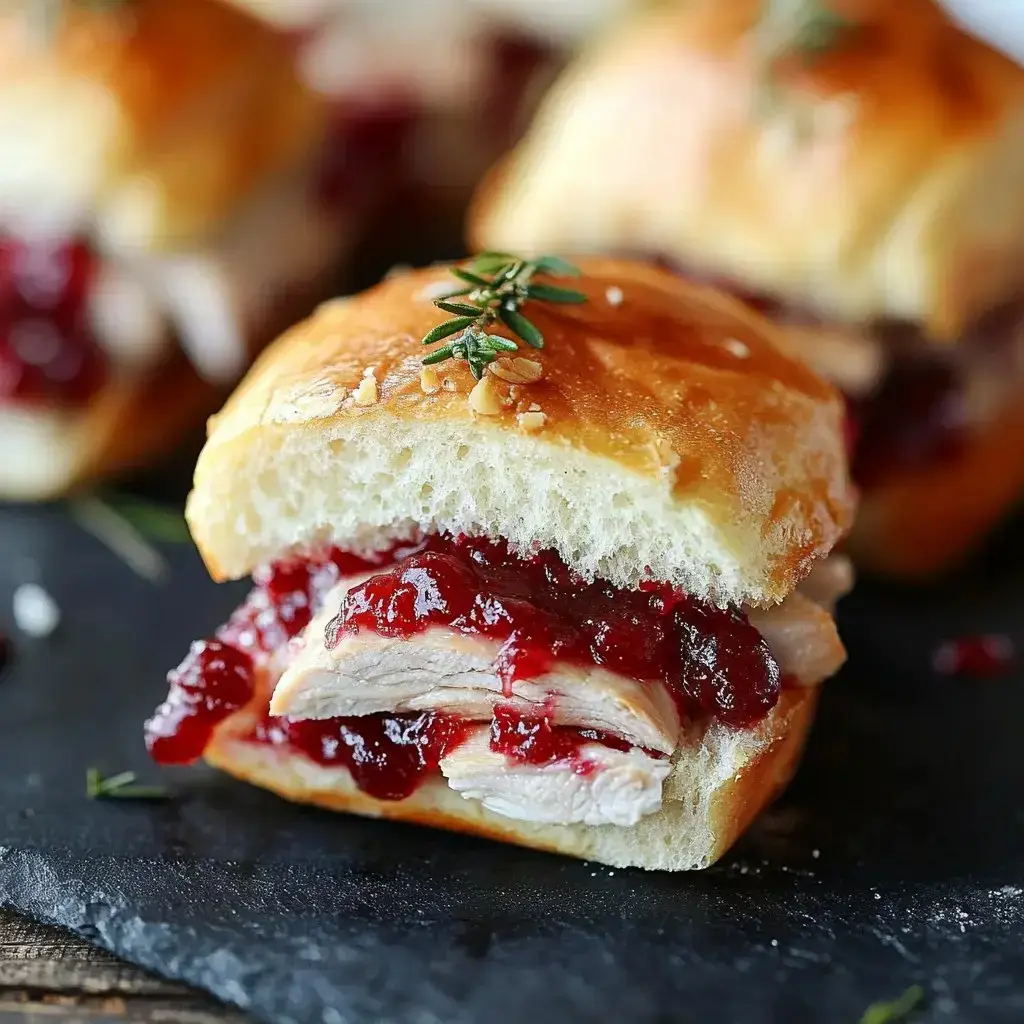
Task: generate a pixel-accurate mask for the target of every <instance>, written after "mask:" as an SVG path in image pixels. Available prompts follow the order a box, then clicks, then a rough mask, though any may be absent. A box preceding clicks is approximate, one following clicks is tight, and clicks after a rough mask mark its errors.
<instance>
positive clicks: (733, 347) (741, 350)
mask: <svg viewBox="0 0 1024 1024" xmlns="http://www.w3.org/2000/svg"><path fill="white" fill-rule="evenodd" d="M722 348H724V349H725V350H726V351H727V352H731V353H732V354H733V355H734V356H735V357H736V358H737V359H749V358H750V346H749V345H747V344H746V343H745V342H742V341H740V340H739V338H726V339H725V341H723V342H722Z"/></svg>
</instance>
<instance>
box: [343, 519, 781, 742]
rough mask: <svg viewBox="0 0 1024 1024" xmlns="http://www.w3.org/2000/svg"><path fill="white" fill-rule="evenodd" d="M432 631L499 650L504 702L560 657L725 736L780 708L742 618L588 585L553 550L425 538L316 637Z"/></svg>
mask: <svg viewBox="0 0 1024 1024" xmlns="http://www.w3.org/2000/svg"><path fill="white" fill-rule="evenodd" d="M435 625H436V626H447V627H450V628H452V629H455V630H457V631H459V632H462V633H469V634H479V635H481V636H487V637H490V638H492V639H496V640H499V641H501V643H502V647H501V651H500V653H499V656H498V659H497V662H496V664H495V669H496V671H497V673H498V676H499V678H500V679H501V681H502V683H503V685H504V688H505V693H506V695H507V694H508V693H509V692H510V688H511V685H512V683H513V682H514V681H515V680H516V679H523V678H536V677H537V676H538V675H542V674H543V673H544V672H545V671H547V670H549V669H550V668H551V667H552V666H553V665H554V663H555V662H556V661H558V660H560V659H561V660H567V661H570V662H573V663H575V664H580V665H600V666H603V667H606V668H607V669H609V670H610V671H613V672H617V673H619V674H621V675H625V676H629V677H631V678H633V679H637V680H641V681H651V680H662V681H663V682H664V683H665V684H666V685H667V686H668V687H669V688H670V689H671V691H672V692H673V694H674V695H675V696H676V699H677V701H678V702H679V703H680V705H681V708H682V710H683V711H684V713H687V714H689V715H693V714H695V713H699V714H702V715H704V714H707V715H713V716H715V717H717V718H719V719H720V720H721V721H723V722H725V723H727V724H729V725H733V726H747V725H751V724H752V723H754V722H756V721H758V720H760V719H761V718H763V717H764V716H765V715H766V714H767V713H768V712H769V711H770V710H771V709H772V708H773V707H774V706H775V704H776V703H777V702H778V699H779V691H780V688H781V687H780V673H779V667H778V665H777V663H776V662H775V659H774V658H773V657H772V655H771V652H770V651H769V649H768V645H767V644H766V643H765V641H764V639H763V638H762V637H761V634H760V633H758V631H757V630H756V629H755V628H754V627H753V626H751V625H750V622H749V621H748V619H747V617H746V615H745V614H743V612H741V611H738V610H736V609H724V610H723V609H718V608H714V607H712V606H711V605H708V604H706V603H704V602H702V601H698V600H695V599H693V598H690V597H687V596H686V595H683V594H680V593H678V592H675V591H673V590H672V589H671V588H670V587H668V586H662V585H646V586H644V587H642V588H641V589H639V590H624V589H622V588H619V587H615V586H612V585H611V584H609V583H607V582H605V581H601V580H597V581H595V582H587V581H586V580H583V579H580V578H578V577H576V576H575V575H574V574H573V573H572V572H571V570H570V569H569V568H568V567H567V566H566V565H565V563H564V562H563V561H562V560H561V559H560V558H559V557H558V555H557V554H556V553H555V552H553V551H540V552H538V553H536V554H533V555H531V556H530V557H528V558H525V559H524V558H520V557H518V556H517V555H516V554H514V553H513V552H511V551H510V550H509V548H508V546H507V545H506V544H504V543H502V542H496V541H490V540H486V539H483V538H469V537H457V538H451V537H446V536H432V537H430V538H428V540H427V541H426V542H425V543H424V545H423V548H422V550H420V551H419V552H417V553H415V554H411V555H408V556H407V557H406V558H404V559H402V560H401V561H399V562H398V563H397V564H395V565H394V566H392V567H390V568H389V569H387V570H385V571H384V572H381V573H378V574H377V575H375V576H371V577H370V578H369V579H368V580H366V581H365V582H364V583H362V584H360V585H359V586H356V587H353V588H352V589H351V590H350V591H349V592H348V596H347V597H346V599H345V601H344V602H343V605H342V608H341V611H340V613H339V615H338V616H337V617H336V618H335V619H334V620H333V621H332V622H331V624H330V626H329V627H328V630H327V639H328V644H329V645H332V646H333V645H336V644H337V643H338V642H340V640H341V638H342V636H344V635H345V634H346V633H354V632H358V631H359V630H361V629H366V630H370V631H372V632H374V633H377V634H378V635H381V636H389V637H409V636H413V635H415V634H416V633H420V632H422V631H423V630H425V629H427V628H429V627H431V626H435Z"/></svg>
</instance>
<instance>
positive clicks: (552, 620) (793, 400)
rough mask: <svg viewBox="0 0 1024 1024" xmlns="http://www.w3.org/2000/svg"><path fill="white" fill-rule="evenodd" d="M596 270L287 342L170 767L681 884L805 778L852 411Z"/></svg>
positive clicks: (207, 478)
mask: <svg viewBox="0 0 1024 1024" xmlns="http://www.w3.org/2000/svg"><path fill="white" fill-rule="evenodd" d="M574 272H575V268H573V267H570V266H569V265H567V264H565V263H564V262H563V261H561V260H559V259H555V258H552V257H543V258H538V259H535V260H520V259H518V258H516V257H514V256H508V255H503V254H487V255H485V256H482V257H479V258H476V259H474V260H473V261H471V262H470V263H469V264H468V265H463V266H455V267H448V266H435V267H432V268H428V269H425V270H420V271H411V272H408V273H405V274H402V275H399V276H393V277H391V278H389V279H387V280H386V281H384V282H383V283H382V284H380V285H378V286H377V287H375V288H374V289H372V290H370V291H369V292H366V293H364V294H362V295H359V296H356V297H354V298H348V299H344V300H341V301H335V302H331V303H329V304H327V305H325V306H323V307H321V308H320V309H319V310H318V311H317V312H316V313H315V315H313V316H312V317H311V318H310V319H308V320H307V321H306V322H304V323H301V324H300V325H298V326H297V327H295V328H294V329H293V330H292V331H290V332H289V333H287V334H285V335H284V336H283V337H282V338H281V339H280V340H279V341H278V342H276V343H275V344H274V345H273V346H272V347H271V348H270V349H269V350H268V351H267V352H266V353H265V354H264V355H263V356H262V357H261V359H260V360H259V361H258V363H257V364H256V366H255V367H254V369H253V370H252V371H251V372H250V374H249V375H248V377H247V378H246V380H245V381H244V382H243V383H242V385H241V386H240V388H239V389H238V390H237V391H236V393H235V394H234V395H233V396H232V398H231V399H230V401H229V402H228V404H227V406H226V407H225V409H224V410H223V411H222V412H221V413H220V414H219V415H218V416H217V417H216V418H215V419H214V420H213V421H212V423H211V427H210V433H209V437H208V440H207V444H206V447H205V448H204V450H203V452H202V454H201V456H200V459H199V462H198V465H197V467H196V473H195V486H194V489H193V491H192V493H191V495H190V497H189V501H188V506H187V518H188V522H189V526H190V528H191V531H192V535H193V537H194V539H195V542H196V544H197V546H198V548H199V551H200V552H201V554H202V557H203V559H204V560H205V562H206V565H207V567H208V568H209V570H210V573H211V574H212V576H213V577H214V579H216V580H227V579H238V578H241V577H245V576H248V575H251V576H252V579H253V587H252V590H251V592H250V593H249V595H248V597H247V598H246V599H245V600H244V601H243V603H242V604H241V606H240V607H239V608H238V609H237V611H236V612H235V613H234V614H233V615H232V616H231V617H230V619H229V620H228V621H227V622H226V623H224V624H223V625H222V626H221V627H220V628H219V629H217V630H216V631H215V632H214V633H213V634H212V635H211V636H209V637H208V638H206V639H204V640H200V641H198V642H196V643H195V644H193V645H192V647H191V649H190V651H189V653H188V655H187V656H186V658H185V660H184V661H183V662H182V664H181V665H180V666H179V667H178V668H177V669H175V670H174V671H172V672H171V673H170V675H169V677H168V681H169V693H168V696H167V699H166V701H165V702H164V703H163V704H162V705H161V706H160V707H159V708H158V709H157V711H156V713H155V714H154V716H153V717H152V718H151V720H150V721H149V722H148V723H147V725H146V741H147V745H148V748H149V750H150V752H151V755H152V756H153V757H154V758H155V759H156V760H157V761H158V762H160V763H166V764H175V763H187V762H190V761H193V760H195V759H197V758H200V757H202V758H205V760H206V761H208V762H209V763H210V764H212V765H214V766H216V767H218V768H221V769H223V770H224V771H226V772H229V773H231V774H232V775H235V776H237V777H239V778H241V779H244V780H247V781H249V782H252V783H254V784H256V785H258V786H263V787H265V788H267V789H270V790H273V791H274V792H276V793H278V794H280V795H281V796H283V797H286V798H288V799H290V800H295V801H299V802H302V803H311V804H317V805H320V806H322V807H327V808H331V809H334V810H341V811H350V812H353V813H356V814H362V815H369V816H374V817H382V818H391V819H399V820H403V821H410V822H420V823H423V824H428V825H434V826H438V827H441V828H447V829H452V830H455V831H461V832H470V833H476V834H479V835H483V836H489V837H492V838H495V839H500V840H505V841H508V842H512V843H518V844H521V845H524V846H530V847H536V848H539V849H543V850H550V851H555V852H559V853H564V854H570V855H574V856H578V857H583V858H587V859H590V860H595V861H601V862H604V863H607V864H613V865H634V866H638V867H643V868H651V869H668V870H683V869H690V868H699V867H704V866H706V865H707V864H710V863H711V862H712V861H714V860H715V859H716V858H717V857H719V856H721V854H722V853H723V852H724V851H725V850H726V849H727V848H728V846H729V845H730V843H732V842H733V840H734V839H735V838H736V837H737V836H738V835H739V834H740V833H741V832H742V831H743V829H744V828H745V827H746V825H747V824H748V823H749V822H750V821H751V819H752V818H753V817H754V816H755V815H756V814H757V812H758V811H759V810H760V809H761V808H762V807H763V806H764V805H765V804H766V803H767V802H768V801H770V800H771V799H772V798H773V797H774V796H775V795H776V794H777V793H778V792H779V791H780V790H781V789H782V787H783V786H784V785H785V783H786V782H787V780H788V779H789V777H790V775H791V774H792V772H793V771H794V768H795V766H796V763H797V760H798V757H799V754H800V751H801V747H802V744H803V742H804V738H805V736H806V734H807V730H808V728H809V727H810V724H811V720H812V717H813V714H814V708H815V704H816V701H817V695H818V689H819V685H820V684H821V682H822V681H823V680H824V679H825V678H826V677H828V676H830V675H831V674H832V673H833V672H834V671H835V670H836V669H837V668H838V667H839V665H840V664H841V663H842V662H843V659H844V650H843V646H842V644H841V642H840V639H839V637H838V635H837V632H836V627H835V623H834V621H833V618H832V605H833V604H834V602H835V600H836V599H837V598H838V597H839V596H840V594H841V593H842V592H843V591H844V590H845V589H846V587H847V586H848V583H849V576H848V567H846V566H845V565H844V564H843V562H842V560H841V559H840V560H838V561H837V560H836V559H835V556H833V557H829V552H830V551H831V549H832V548H833V546H834V545H835V544H836V542H837V541H838V540H839V539H840V538H841V537H842V535H843V533H844V531H845V530H846V528H847V526H848V525H849V523H850V520H851V515H852V504H853V502H852V491H851V487H850V484H849V481H848V479H847V472H846V458H845V450H844V441H843V411H842V403H841V399H840V397H839V395H838V393H837V392H835V391H834V389H833V388H832V387H831V386H829V385H827V384H825V383H824V382H822V381H821V380H820V379H819V378H817V377H816V376H815V375H814V374H813V373H812V372H811V371H810V370H808V369H807V368H806V367H805V366H804V365H803V364H801V363H799V362H798V361H795V360H793V359H791V358H789V357H788V356H786V355H785V354H783V353H782V352H781V350H779V349H778V348H777V347H776V339H775V335H774V332H773V330H772V329H771V327H770V325H769V324H768V323H767V322H765V321H763V320H762V319H761V318H759V317H758V316H757V315H756V314H754V313H752V312H751V311H749V310H748V309H746V308H745V307H743V306H742V305H741V304H740V303H738V302H736V301H735V300H733V299H731V298H730V297H728V296H725V295H723V294H720V293H718V292H716V291H715V290H712V289H710V288H707V287H705V286H698V285H694V284H692V283H689V282H687V281H685V280H683V279H680V278H678V277H677V276H675V275H672V274H670V273H667V272H665V271H662V270H659V269H657V268H654V267H650V266H648V265H645V264H642V263H638V262H630V261H622V260H610V259H600V258H593V259H585V260H583V261H581V264H580V268H579V276H577V277H572V276H571V275H572V274H573V273H574ZM424 342H426V343H427V345H426V347H425V346H424Z"/></svg>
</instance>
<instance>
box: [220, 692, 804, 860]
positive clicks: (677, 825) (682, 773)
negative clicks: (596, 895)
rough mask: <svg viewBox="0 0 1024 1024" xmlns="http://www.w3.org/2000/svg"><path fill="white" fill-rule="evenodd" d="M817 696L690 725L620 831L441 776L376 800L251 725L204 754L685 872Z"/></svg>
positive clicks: (415, 812)
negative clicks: (518, 804) (664, 773)
mask: <svg viewBox="0 0 1024 1024" xmlns="http://www.w3.org/2000/svg"><path fill="white" fill-rule="evenodd" d="M817 695H818V690H817V689H816V688H806V689H804V688H800V689H792V690H786V691H784V692H783V694H782V697H781V699H780V701H779V703H778V705H777V706H776V707H775V709H774V710H773V711H772V712H771V713H770V714H769V715H768V717H767V718H766V719H765V720H764V721H763V722H761V723H760V724H759V725H758V726H756V727H755V728H752V729H746V730H734V729H729V728H728V727H726V726H723V725H720V724H715V725H712V726H710V727H708V728H706V729H704V730H703V734H702V735H701V731H700V730H695V735H694V736H692V737H691V738H690V741H689V742H687V743H686V744H685V746H684V747H683V748H681V750H680V751H679V752H678V753H677V754H676V756H675V758H674V761H675V764H674V767H673V770H672V774H671V775H670V776H669V777H668V779H667V780H666V781H665V784H664V802H663V804H662V807H661V809H660V810H659V811H657V812H656V813H655V814H652V815H649V816H648V817H646V818H643V819H642V820H641V821H640V822H639V823H637V824H636V825H633V826H631V827H628V828H625V827H620V826H616V825H599V826H587V825H541V824H535V823H532V822H525V821H517V820H515V819H512V818H505V817H502V816H501V815H498V814H495V813H493V812H492V811H488V810H487V809H485V808H484V807H483V806H482V805H481V804H479V803H477V802H476V801H473V800H467V799H465V798H463V797H462V796H460V795H459V794H458V793H456V792H454V791H453V790H451V789H449V788H448V786H447V784H446V783H445V782H444V780H443V779H442V778H440V777H437V778H434V779H431V780H429V781H428V782H427V783H425V784H424V785H423V786H421V787H420V788H419V789H418V790H417V791H416V792H415V793H413V795H412V796H410V797H408V798H406V799H405V800H397V801H389V800H378V799H375V798H373V797H369V796H367V795H366V794H364V793H362V792H361V791H360V790H358V789H357V788H356V787H355V785H354V783H353V781H352V777H351V775H349V773H348V771H346V770H345V769H344V768H324V767H321V766H320V765H317V764H314V763H313V762H311V761H309V760H308V759H306V758H305V757H302V756H301V755H297V754H294V753H291V752H289V751H288V750H286V749H284V748H280V747H273V746H269V745H265V744H255V743H250V742H247V741H245V740H242V739H239V734H240V733H241V732H244V731H245V729H244V726H245V725H246V724H249V723H234V724H231V727H230V730H229V731H227V730H222V731H221V732H220V733H219V734H218V735H217V736H216V737H215V739H214V740H213V741H212V742H211V743H210V745H209V746H208V747H207V749H206V754H205V757H206V760H207V762H208V763H209V764H211V765H213V766H214V767H215V768H220V769H221V770H223V771H226V772H228V773H229V774H231V775H234V776H236V777H237V778H239V779H242V780H244V781H246V782H251V783H253V784H254V785H257V786H261V787H263V788H264V789H269V790H272V791H273V792H275V793H277V794H278V795H279V796H282V797H285V798H286V799H288V800H294V801H296V802H298V803H305V804H316V805H318V806H320V807H326V808H328V809H330V810H333V811H347V812H349V813H352V814H361V815H365V816H367V817H372V818H391V819H394V820H398V821H409V822H415V823H416V824H420V825H429V826H431V827H434V828H443V829H449V830H451V831H454V832H467V833H471V834H473V835H479V836H484V837H486V838H488V839H497V840H500V841H502V842H508V843H516V844H518V845H520V846H529V847H533V848H534V849H538V850H547V851H550V852H552V853H562V854H568V855H569V856H572V857H580V858H583V859H584V860H589V861H597V862H599V863H602V864H609V865H611V866H613V867H638V868H647V869H649V870H661V871H688V870H692V869H695V868H704V867H707V866H708V865H709V864H712V863H713V862H714V861H716V860H717V859H718V858H719V857H721V856H722V854H724V853H725V851H726V850H728V848H729V847H730V846H731V845H732V844H733V843H734V842H735V841H736V839H737V838H738V837H739V836H740V834H741V833H742V832H743V831H744V829H746V827H747V826H748V825H749V824H750V822H751V821H752V820H753V819H754V817H755V816H756V815H757V813H758V812H759V811H760V810H762V809H763V808H764V807H765V806H766V805H767V804H769V803H770V802H771V801H772V800H773V799H774V798H775V797H776V796H777V795H778V794H779V793H780V792H781V791H782V789H783V788H784V787H785V785H786V783H787V782H788V781H789V779H790V778H791V777H792V775H793V772H794V771H795V770H796V766H797V763H798V762H799V759H800V754H801V752H802V750H803V745H804V740H805V738H806V736H807V732H808V730H809V729H810V725H811V722H812V720H813V718H814V709H815V706H816V703H817ZM239 726H241V728H239Z"/></svg>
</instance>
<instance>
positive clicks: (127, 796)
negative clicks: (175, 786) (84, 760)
mask: <svg viewBox="0 0 1024 1024" xmlns="http://www.w3.org/2000/svg"><path fill="white" fill-rule="evenodd" d="M85 795H86V796H87V797H88V798H89V799H90V800H167V799H168V798H169V797H170V793H169V792H168V791H167V790H166V789H164V788H163V787H162V786H137V785H135V772H118V773H117V774H116V775H110V776H108V777H107V778H103V776H101V775H100V773H99V770H98V769H96V768H87V769H86V772H85Z"/></svg>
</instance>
